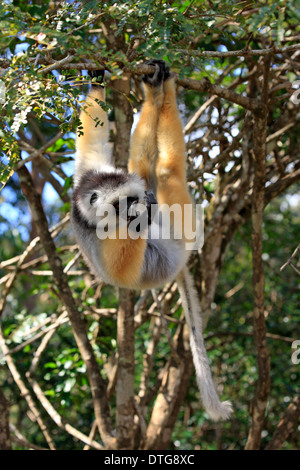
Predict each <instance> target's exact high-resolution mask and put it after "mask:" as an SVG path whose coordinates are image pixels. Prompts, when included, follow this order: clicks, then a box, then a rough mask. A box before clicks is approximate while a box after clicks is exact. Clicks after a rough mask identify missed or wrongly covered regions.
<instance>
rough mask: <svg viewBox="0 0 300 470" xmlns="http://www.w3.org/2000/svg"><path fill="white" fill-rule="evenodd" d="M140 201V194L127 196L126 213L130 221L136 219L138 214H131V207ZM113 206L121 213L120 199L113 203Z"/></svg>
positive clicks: (117, 212)
mask: <svg viewBox="0 0 300 470" xmlns="http://www.w3.org/2000/svg"><path fill="white" fill-rule="evenodd" d="M138 202H139V198H138V196H130V197H128V198H127V208H126V215H127V220H128V221H131V220H134V219H135V217H136V216H132V215H129V209H130V207H131V206H132V204H137V203H138ZM113 206H114V208H115V210H116V214H117V215H119V214H120V209H121V207H120V201H119V199H118V200H117V201H115V202H114V203H113ZM122 209H123V208H122ZM124 209H125V208H124Z"/></svg>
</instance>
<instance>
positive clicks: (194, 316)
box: [176, 267, 232, 421]
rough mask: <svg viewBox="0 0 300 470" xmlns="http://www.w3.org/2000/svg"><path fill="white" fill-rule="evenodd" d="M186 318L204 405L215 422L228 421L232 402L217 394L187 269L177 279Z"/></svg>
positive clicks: (190, 277) (197, 305) (194, 292)
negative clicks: (223, 399) (220, 397)
mask: <svg viewBox="0 0 300 470" xmlns="http://www.w3.org/2000/svg"><path fill="white" fill-rule="evenodd" d="M176 281H177V284H178V289H179V292H180V296H181V300H182V306H183V310H184V314H185V318H186V321H187V324H188V327H189V329H190V345H191V351H192V355H193V360H194V365H195V369H196V378H197V383H198V387H199V390H200V393H201V398H202V402H203V405H204V407H205V409H206V411H207V413H208V415H209V416H210V418H211V419H212V420H213V421H219V420H226V419H228V418H229V417H230V415H231V413H232V406H231V403H230V401H224V402H221V401H220V399H219V397H218V394H217V392H216V389H215V386H214V383H213V380H212V376H211V371H210V366H209V362H208V357H207V354H206V349H205V345H204V340H203V335H202V318H201V312H200V305H199V300H198V296H197V293H196V289H195V287H194V282H193V278H192V276H191V274H190V273H189V271H188V269H187V268H186V267H185V268H184V269H183V270H182V271H181V272H180V274H179V275H178V276H177V278H176Z"/></svg>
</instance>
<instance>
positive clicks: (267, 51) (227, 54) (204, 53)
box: [175, 44, 300, 58]
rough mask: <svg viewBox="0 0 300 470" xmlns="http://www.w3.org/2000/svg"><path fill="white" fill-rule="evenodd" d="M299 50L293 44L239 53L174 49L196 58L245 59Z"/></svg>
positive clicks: (299, 45) (245, 50) (297, 45)
mask: <svg viewBox="0 0 300 470" xmlns="http://www.w3.org/2000/svg"><path fill="white" fill-rule="evenodd" d="M298 50H300V44H293V45H292V46H285V47H274V48H272V49H271V50H270V49H242V50H239V51H224V52H221V51H197V50H191V51H189V50H187V49H176V50H175V51H176V52H180V53H182V54H188V55H192V56H196V57H221V58H225V57H247V56H252V55H259V56H266V55H268V54H270V52H272V53H273V54H284V53H286V52H294V51H298Z"/></svg>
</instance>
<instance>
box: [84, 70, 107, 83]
mask: <svg viewBox="0 0 300 470" xmlns="http://www.w3.org/2000/svg"><path fill="white" fill-rule="evenodd" d="M104 73H105V70H89V71H88V74H89V76H90V77H91V79H93V78H96V81H95V80H94V81H93V82H92V85H93V84H94V85H96V84H97V85H101V86H103V85H102V83H103V79H104Z"/></svg>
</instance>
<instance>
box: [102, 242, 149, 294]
mask: <svg viewBox="0 0 300 470" xmlns="http://www.w3.org/2000/svg"><path fill="white" fill-rule="evenodd" d="M146 247H147V241H146V240H145V239H142V238H139V239H137V240H133V239H131V238H127V239H126V240H120V239H118V238H117V239H109V238H107V239H105V240H103V241H102V243H101V253H100V256H101V260H102V263H103V265H104V269H105V271H106V272H107V274H108V276H109V277H110V278H111V279H112V280H113V283H115V284H117V285H119V286H122V287H128V288H134V287H137V286H138V283H139V281H140V277H141V272H142V267H143V262H144V257H145V251H146Z"/></svg>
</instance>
